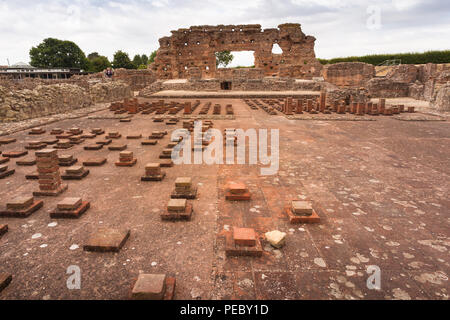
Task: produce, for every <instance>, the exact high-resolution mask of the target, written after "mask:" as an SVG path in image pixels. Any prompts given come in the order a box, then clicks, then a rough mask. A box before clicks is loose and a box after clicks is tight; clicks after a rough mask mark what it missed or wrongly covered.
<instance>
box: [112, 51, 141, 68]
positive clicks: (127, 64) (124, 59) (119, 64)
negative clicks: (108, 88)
mask: <svg viewBox="0 0 450 320" xmlns="http://www.w3.org/2000/svg"><path fill="white" fill-rule="evenodd" d="M112 64H113V66H114V68H116V69H117V68H125V69H135V66H134V64H133V62H131V60H130V57H129V56H128V53H126V52H123V51H122V50H119V51H117V52H116V53H115V54H114V60H113V63H112Z"/></svg>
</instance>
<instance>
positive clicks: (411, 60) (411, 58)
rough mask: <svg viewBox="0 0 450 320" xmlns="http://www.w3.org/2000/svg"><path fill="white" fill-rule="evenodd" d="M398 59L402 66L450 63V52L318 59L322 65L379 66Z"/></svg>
mask: <svg viewBox="0 0 450 320" xmlns="http://www.w3.org/2000/svg"><path fill="white" fill-rule="evenodd" d="M394 59H400V60H401V62H402V64H425V63H450V50H445V51H427V52H423V53H418V52H411V53H394V54H372V55H367V56H360V57H345V58H334V59H329V60H327V59H318V60H319V61H320V63H322V64H333V63H338V62H365V63H369V64H373V65H375V66H376V65H379V64H381V63H383V62H384V61H386V60H394Z"/></svg>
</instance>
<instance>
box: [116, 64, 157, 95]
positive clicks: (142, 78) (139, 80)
mask: <svg viewBox="0 0 450 320" xmlns="http://www.w3.org/2000/svg"><path fill="white" fill-rule="evenodd" d="M113 79H114V80H120V81H122V82H124V83H126V84H128V85H129V86H130V88H131V90H133V91H138V90H140V89H143V88H145V87H147V86H149V85H150V84H152V83H153V82H155V81H156V75H155V74H154V72H153V71H151V70H149V69H146V70H130V69H116V70H114V76H113Z"/></svg>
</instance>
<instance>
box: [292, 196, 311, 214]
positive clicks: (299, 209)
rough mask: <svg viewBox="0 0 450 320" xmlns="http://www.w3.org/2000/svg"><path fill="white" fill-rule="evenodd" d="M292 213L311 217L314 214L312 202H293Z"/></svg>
mask: <svg viewBox="0 0 450 320" xmlns="http://www.w3.org/2000/svg"><path fill="white" fill-rule="evenodd" d="M292 212H293V213H294V214H297V215H302V216H310V215H312V213H313V208H312V204H311V201H299V200H296V201H292Z"/></svg>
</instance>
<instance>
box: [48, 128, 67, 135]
mask: <svg viewBox="0 0 450 320" xmlns="http://www.w3.org/2000/svg"><path fill="white" fill-rule="evenodd" d="M62 133H64V130H63V129H61V128H53V129H52V131H50V134H52V135H55V134H62Z"/></svg>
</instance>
